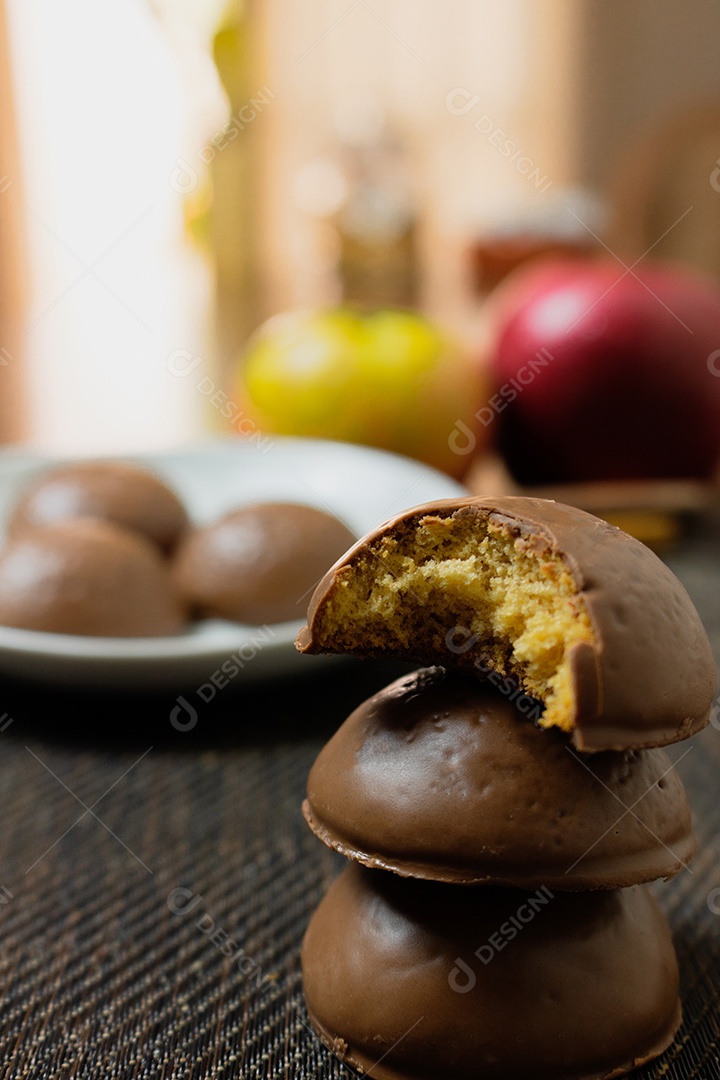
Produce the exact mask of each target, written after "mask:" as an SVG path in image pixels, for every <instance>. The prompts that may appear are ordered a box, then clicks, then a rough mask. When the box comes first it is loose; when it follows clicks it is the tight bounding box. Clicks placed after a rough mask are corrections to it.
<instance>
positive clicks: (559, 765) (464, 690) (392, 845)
mask: <svg viewBox="0 0 720 1080" xmlns="http://www.w3.org/2000/svg"><path fill="white" fill-rule="evenodd" d="M533 709H536V710H538V709H539V706H537V703H535V702H533V701H532V699H529V698H526V697H524V696H523V695H518V696H516V697H515V699H514V700H510V698H509V697H508V696H505V695H504V694H502V693H501V692H500V691H499V690H498V689H497V688H496V687H495V686H493V685H491V684H490V683H488V682H480V681H478V680H477V678H475V677H473V676H464V675H459V674H450V673H448V672H446V671H445V670H444V669H442V668H428V669H424V670H421V671H416V672H414V673H412V674H410V675H406V676H404V677H403V678H401V679H398V680H397V681H396V682H394V683H392V684H391V685H390V686H388V687H386V688H385V689H384V690H382V691H380V692H379V693H377V694H375V695H374V697H371V698H370V699H369V700H368V701H366V702H364V703H363V704H362V705H361V706H360V707H359V708H358V709H356V710H355V712H354V713H352V715H351V716H350V717H349V718H348V719H347V720H346V721H345V723H344V724H343V725H342V726H341V727H340V729H339V730H338V731H337V732H336V734H335V735H334V737H333V738H332V739H331V740H330V742H329V743H327V744H326V746H325V747H324V748H323V750H322V751H321V753H320V755H319V757H318V759H317V761H316V762H315V765H314V766H313V769H312V771H311V773H310V778H309V781H308V797H307V800H306V802H305V804H304V807H303V810H304V813H305V817H306V819H307V821H308V823H309V825H310V827H311V828H312V829H313V831H314V832H315V833H316V834H317V835H318V837H319V838H320V839H321V840H323V841H324V842H325V843H326V844H328V846H330V847H332V848H335V849H336V850H338V851H340V852H342V854H343V855H345V856H347V857H349V858H352V859H355V860H356V861H358V862H361V863H363V864H365V865H366V866H371V867H379V868H383V869H386V870H393V871H395V872H396V873H399V874H402V875H406V876H411V877H420V878H428V879H435V880H439V881H447V882H457V883H463V884H478V883H483V882H492V883H495V884H502V885H515V886H519V887H521V888H533V887H535V886H536V885H548V886H550V887H551V888H553V889H556V888H557V889H563V890H587V889H616V888H623V887H625V886H628V885H635V884H638V883H640V882H645V881H651V880H654V879H655V878H659V877H669V876H671V875H672V874H675V873H677V871H678V870H680V869H681V867H683V866H684V865H685V864H686V863H687V862H688V860H689V859H690V858H691V857H692V855H693V852H694V850H695V843H694V840H693V835H692V826H691V815H690V808H689V805H688V802H687V799H686V796H685V791H684V789H683V786H682V782H681V780H680V778H679V776H678V774H677V772H676V771H675V770H674V769H673V766H672V762H671V761H670V758H669V757H668V756H667V754H666V753H665V752H664V751H662V750H658V749H654V750H642V751H627V752H624V753H619V752H613V751H609V752H606V753H599V754H595V755H593V756H592V758H591V759H590V762H588V759H587V758H586V757H583V756H582V755H580V754H579V753H578V752H577V751H575V750H574V749H573V748H572V746H570V744H569V742H568V739H567V737H566V736H565V735H564V733H562V732H558V731H545V730H542V729H541V728H539V727H537V726H536V724H535V723H533V718H534V717H533Z"/></svg>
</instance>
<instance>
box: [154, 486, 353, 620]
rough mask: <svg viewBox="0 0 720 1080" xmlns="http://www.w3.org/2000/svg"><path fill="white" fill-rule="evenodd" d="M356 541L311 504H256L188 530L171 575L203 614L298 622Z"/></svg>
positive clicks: (342, 526) (344, 528) (228, 617)
mask: <svg viewBox="0 0 720 1080" xmlns="http://www.w3.org/2000/svg"><path fill="white" fill-rule="evenodd" d="M354 540H355V537H354V536H353V534H352V533H351V532H350V530H349V529H348V528H347V526H345V525H344V524H343V523H342V522H341V521H339V520H338V519H337V518H336V517H333V516H332V515H331V514H328V513H326V512H325V511H323V510H318V509H316V508H315V507H313V506H303V505H301V504H298V503H257V504H253V505H252V506H243V507H240V508H239V509H237V510H232V511H231V512H230V513H229V514H226V515H225V516H224V517H223V518H221V519H220V520H219V521H217V522H214V523H213V524H211V525H206V526H205V527H203V528H200V529H195V530H194V531H193V532H191V533H189V534H188V536H187V537H186V538H185V540H184V542H183V543H182V544H181V546H180V548H179V550H178V553H177V557H176V561H175V576H176V580H177V582H178V584H179V586H180V589H181V590H182V592H183V594H184V595H185V596H186V597H187V599H188V601H189V602H190V603H191V604H192V605H193V607H194V608H195V609H196V610H197V611H198V612H199V613H200V614H201V615H205V616H209V617H215V618H222V619H233V620H235V621H237V622H245V623H255V624H258V623H260V624H261V623H276V622H284V621H287V620H290V619H299V618H301V617H302V615H303V614H304V611H305V607H306V604H307V597H308V595H309V593H310V591H311V590H312V589H313V588H314V586H315V584H316V582H317V580H318V578H319V577H320V575H321V574H323V573H324V571H325V569H326V568H327V566H328V564H329V563H331V562H332V561H333V559H336V558H337V557H338V555H340V554H341V552H343V551H345V550H346V549H347V548H348V546H349V545H351V544H352V543H353V542H354Z"/></svg>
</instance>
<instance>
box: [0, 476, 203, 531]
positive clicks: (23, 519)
mask: <svg viewBox="0 0 720 1080" xmlns="http://www.w3.org/2000/svg"><path fill="white" fill-rule="evenodd" d="M72 518H95V519H98V520H100V521H107V522H110V523H111V524H115V525H120V526H122V527H123V528H126V529H130V530H132V531H133V532H137V533H140V534H141V535H142V536H145V537H147V539H149V540H152V541H153V542H154V543H156V544H157V545H158V547H159V548H160V549H161V551H164V552H167V551H170V550H171V549H172V548H173V547H174V546H175V544H176V543H177V541H178V539H179V537H180V535H181V534H182V533H183V532H184V531H185V529H186V528H187V525H188V518H187V513H186V512H185V508H184V507H183V505H182V503H181V502H180V500H179V499H178V497H177V495H176V494H175V493H174V492H173V491H172V490H171V489H170V488H169V487H168V486H167V484H166V483H164V481H162V480H161V479H160V478H159V477H158V476H156V475H155V474H154V473H152V472H150V471H149V470H148V469H145V468H142V467H141V466H139V465H133V464H131V463H129V462H120V461H82V462H77V463H75V464H72V465H61V466H59V467H57V468H54V469H48V470H47V471H45V472H43V473H41V474H40V476H38V477H37V478H36V479H35V480H33V481H31V482H30V483H29V484H28V486H27V487H26V488H25V490H24V491H23V492H22V494H21V496H20V498H19V500H18V501H17V503H16V504H15V508H14V510H13V512H12V515H11V517H10V520H9V522H8V534H9V535H10V536H11V537H16V536H19V535H20V534H21V533H22V532H26V531H27V530H28V529H29V528H36V527H37V526H40V525H55V524H57V523H58V522H60V521H66V520H69V519H72Z"/></svg>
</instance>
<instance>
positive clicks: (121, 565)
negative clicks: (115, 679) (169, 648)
mask: <svg viewBox="0 0 720 1080" xmlns="http://www.w3.org/2000/svg"><path fill="white" fill-rule="evenodd" d="M185 623H186V615H185V610H184V607H183V604H182V603H181V601H180V599H179V597H178V595H177V592H176V590H175V588H174V586H173V583H172V579H171V577H170V573H169V571H168V569H167V566H166V564H165V561H164V560H163V559H162V556H161V555H160V553H159V552H158V550H157V548H156V547H155V545H154V544H151V543H150V541H148V540H145V539H144V538H143V537H141V536H138V535H137V534H136V533H131V532H128V531H127V530H125V529H119V528H116V527H115V526H113V525H108V524H107V523H106V522H104V521H92V520H90V519H86V518H83V519H77V520H73V521H63V522H60V523H58V524H57V525H47V526H46V527H45V528H40V529H35V530H34V531H28V532H23V533H21V534H20V535H19V536H18V537H17V539H15V540H11V541H10V543H9V544H8V545H7V547H6V548H5V549H4V550H3V551H2V552H1V553H0V625H2V626H14V627H18V628H20V629H23V630H45V631H49V632H50V633H56V634H82V635H96V636H99V637H153V636H161V635H170V634H178V633H180V632H181V631H182V630H183V629H184V628H185Z"/></svg>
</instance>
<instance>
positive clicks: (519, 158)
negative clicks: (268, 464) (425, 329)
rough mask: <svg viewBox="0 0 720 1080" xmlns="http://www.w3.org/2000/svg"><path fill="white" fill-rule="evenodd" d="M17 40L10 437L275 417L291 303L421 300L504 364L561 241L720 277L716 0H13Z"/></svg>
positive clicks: (9, 243)
mask: <svg viewBox="0 0 720 1080" xmlns="http://www.w3.org/2000/svg"><path fill="white" fill-rule="evenodd" d="M0 52H2V58H1V63H0V78H2V115H1V116H0V261H1V267H0V346H1V348H0V379H1V380H2V387H3V392H2V395H0V437H1V438H2V440H3V441H5V442H18V441H25V442H27V443H29V444H31V445H33V446H35V447H38V448H41V449H43V450H50V451H52V452H58V453H78V454H99V453H106V452H111V453H114V452H121V453H132V452H139V451H157V450H164V449H169V448H174V447H177V446H181V445H185V444H187V443H191V442H193V441H194V440H198V439H201V438H202V437H203V436H204V435H206V434H209V433H214V434H218V433H228V434H231V433H233V432H234V433H235V434H238V435H239V436H241V437H242V436H244V437H247V436H248V434H252V433H253V432H254V433H255V434H257V424H260V423H261V421H260V420H258V419H257V410H256V412H255V413H253V411H252V409H251V407H250V405H249V404H248V401H249V398H248V397H247V388H246V387H244V384H243V381H242V378H243V377H242V357H243V355H244V354H245V352H246V349H247V343H248V340H249V339H250V337H251V335H252V334H253V333H254V332H255V331H256V330H257V328H258V326H260V325H261V324H262V323H264V321H265V320H266V319H268V318H269V317H270V316H273V315H276V314H277V313H279V312H285V311H288V310H295V309H298V308H300V309H303V310H308V311H313V312H314V311H318V310H325V309H328V308H334V307H336V306H337V305H340V304H343V305H354V306H355V307H356V308H357V309H359V310H365V309H370V310H372V309H375V308H378V307H380V308H393V309H400V310H404V311H408V310H409V311H411V312H418V313H421V314H422V315H423V316H424V317H426V318H428V319H429V320H431V322H432V325H433V326H439V327H442V330H443V333H448V334H449V335H451V336H452V337H454V339H455V340H456V341H457V342H460V343H461V347H462V348H463V349H464V350H466V352H467V353H468V354H469V355H470V356H471V358H472V362H473V363H475V362H476V363H477V365H478V369H479V370H480V369H481V368H482V367H483V364H484V363H485V359H484V356H483V350H484V349H485V345H484V342H485V340H486V324H487V312H488V311H492V306H491V304H492V297H493V293H494V290H495V289H496V288H497V287H498V285H499V284H500V283H501V282H503V280H504V279H505V278H506V276H507V275H508V274H511V273H513V272H514V271H515V270H516V268H517V267H518V266H520V265H521V264H522V263H524V262H526V261H527V260H529V259H531V258H537V257H538V256H543V255H544V254H561V255H563V256H565V257H568V258H573V257H574V258H579V259H586V258H587V257H589V256H593V255H594V254H596V253H600V254H602V255H604V256H605V257H606V258H607V259H608V260H609V261H610V262H613V261H614V263H615V265H616V266H619V267H621V268H622V267H627V266H631V265H633V264H634V263H635V261H636V260H640V259H641V258H642V257H644V256H645V254H646V253H647V252H648V250H649V249H651V251H650V257H651V258H652V259H663V260H667V259H670V260H673V261H674V262H676V263H677V262H679V263H681V264H685V265H687V266H688V267H691V268H693V269H694V270H696V271H699V272H700V273H701V274H702V275H704V277H705V278H706V279H707V280H709V281H711V280H714V281H717V279H718V278H719V277H720V8H719V7H718V5H717V4H716V3H714V2H713V0H688V2H687V3H685V4H683V5H678V4H677V3H675V2H673V0H505V2H504V3H502V4H498V3H494V2H491V0H487V2H486V0H453V2H452V3H450V4H448V3H447V2H446V0H354V2H352V0H264V2H262V3H260V2H259V0H229V2H228V0H204V2H202V3H201V2H200V0H104V2H103V3H102V4H98V3H97V2H94V3H93V2H91V0H66V2H65V3H64V4H62V5H53V4H49V3H47V0H2V3H0ZM670 306H672V305H670ZM718 347H719V348H720V331H719V332H718ZM718 355H719V356H720V353H719V354H718ZM271 367H272V363H271V361H266V362H265V367H264V368H263V370H262V372H261V376H262V377H261V378H260V383H262V385H261V386H260V387H259V388H258V383H257V382H256V384H255V388H254V390H253V389H252V388H251V393H250V397H252V395H253V394H254V395H255V399H254V404H255V405H258V402H259V401H260V399H261V398H262V397H263V393H264V390H267V386H266V383H267V378H266V377H270V378H271V381H272V377H271V376H268V369H269V368H271ZM710 374H711V379H710V381H713V378H712V376H713V375H715V374H717V373H716V372H715V373H713V372H711V373H710ZM263 379H265V383H263ZM714 383H715V384H717V383H718V380H717V379H716V378H715V379H714ZM281 384H282V379H281V378H280V385H279V386H278V385H275V388H274V392H275V394H276V396H279V397H282V393H283V390H282V385H281ZM468 392H469V391H468ZM489 392H490V391H489V390H487V388H486V389H485V390H482V391H480V390H478V391H473V393H475V395H476V396H475V397H474V398H473V401H472V404H473V409H472V410H471V411H473V412H477V411H478V410H480V409H482V408H483V407H487V402H488V399H489V398H488V395H489ZM410 396H411V395H410ZM260 404H261V405H262V406H263V408H264V412H263V408H261V409H260V413H261V414H262V416H263V418H264V420H263V422H264V423H266V424H267V425H268V426H270V427H272V426H273V425H275V427H276V428H277V430H279V431H281V432H282V431H284V430H286V429H289V430H290V433H294V432H293V430H292V429H293V426H294V429H295V430H296V431H299V432H300V433H310V434H323V433H324V432H323V430H322V425H320V429H319V430H315V429H313V430H310V428H308V430H307V432H305V429H303V425H302V423H301V422H300V421H298V422H297V423H295V424H294V425H293V418H290V420H287V417H285V420H283V418H282V417H281V419H280V421H277V422H276V418H275V417H272V418H271V419H268V417H269V416H270V413H271V412H272V409H271V410H270V412H268V409H267V408H265V406H266V405H267V400H266V398H263V401H262V402H260ZM282 411H283V410H282V409H281V410H280V412H282ZM285 421H286V426H285V427H283V422H285ZM443 431H444V432H445V431H447V434H448V435H449V434H450V431H449V430H448V429H447V425H446V427H445V428H444V429H443ZM328 433H329V434H331V435H332V434H334V433H335V432H334V431H332V430H331V431H329V432H328ZM350 437H352V438H355V437H358V438H359V440H360V441H362V433H361V434H360V436H356V435H354V434H351V435H350ZM443 439H445V435H443ZM369 441H380V442H382V439H380V440H377V439H372V438H371V439H369ZM445 441H446V440H445ZM430 457H431V458H432V455H430Z"/></svg>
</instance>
